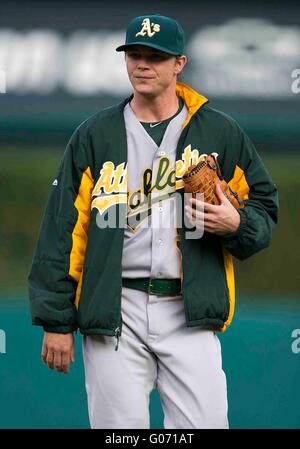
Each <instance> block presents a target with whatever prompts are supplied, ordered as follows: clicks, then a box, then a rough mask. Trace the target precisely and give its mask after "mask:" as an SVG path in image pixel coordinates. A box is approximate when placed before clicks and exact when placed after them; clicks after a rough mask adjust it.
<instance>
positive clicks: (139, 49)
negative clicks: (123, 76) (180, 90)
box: [126, 45, 181, 97]
mask: <svg viewBox="0 0 300 449" xmlns="http://www.w3.org/2000/svg"><path fill="white" fill-rule="evenodd" d="M126 67H127V72H128V76H129V79H130V82H131V84H132V86H133V89H134V90H135V91H136V92H138V93H140V94H142V95H145V96H149V97H157V96H158V95H160V94H161V92H163V91H164V90H165V89H166V88H167V87H168V86H170V84H171V83H172V82H174V80H176V75H177V74H178V73H179V72H180V71H181V64H180V62H178V60H177V59H176V57H175V56H172V55H169V54H167V53H164V52H161V51H159V50H156V49H154V48H150V47H145V46H143V45H133V46H132V47H130V49H129V50H127V51H126Z"/></svg>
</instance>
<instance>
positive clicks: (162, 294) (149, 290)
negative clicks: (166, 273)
mask: <svg viewBox="0 0 300 449" xmlns="http://www.w3.org/2000/svg"><path fill="white" fill-rule="evenodd" d="M149 279H150V280H149V286H148V294H149V295H150V294H152V295H156V296H164V293H160V292H158V291H153V290H151V289H152V288H154V285H153V284H152V281H155V279H154V278H149Z"/></svg>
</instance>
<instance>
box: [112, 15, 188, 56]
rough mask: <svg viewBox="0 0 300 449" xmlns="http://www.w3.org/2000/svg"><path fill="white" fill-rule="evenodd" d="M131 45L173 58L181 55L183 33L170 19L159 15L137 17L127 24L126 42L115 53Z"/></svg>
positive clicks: (180, 27) (177, 24)
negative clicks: (163, 53) (147, 48)
mask: <svg viewBox="0 0 300 449" xmlns="http://www.w3.org/2000/svg"><path fill="white" fill-rule="evenodd" d="M132 45H145V46H146V47H151V48H156V49H157V50H160V51H163V52H165V53H169V54H170V55H175V56H179V55H183V54H184V31H183V29H182V26H181V25H180V24H179V23H178V22H176V20H174V19H172V18H171V17H166V16H161V15H160V14H152V15H151V14H150V15H147V16H138V17H135V18H134V19H132V20H131V21H130V22H129V24H128V26H127V30H126V42H125V44H124V45H120V46H119V47H117V48H116V51H126V50H127V49H128V48H129V47H130V46H132Z"/></svg>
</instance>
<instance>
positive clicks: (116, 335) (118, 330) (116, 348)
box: [115, 327, 121, 351]
mask: <svg viewBox="0 0 300 449" xmlns="http://www.w3.org/2000/svg"><path fill="white" fill-rule="evenodd" d="M120 335H121V330H120V328H119V327H116V329H115V337H116V339H117V343H116V346H115V351H117V350H118V347H119V339H120Z"/></svg>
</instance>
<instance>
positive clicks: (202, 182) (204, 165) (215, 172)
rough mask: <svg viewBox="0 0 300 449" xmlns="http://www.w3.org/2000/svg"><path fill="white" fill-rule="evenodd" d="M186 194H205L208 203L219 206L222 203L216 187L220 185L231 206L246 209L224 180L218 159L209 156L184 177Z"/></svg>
mask: <svg viewBox="0 0 300 449" xmlns="http://www.w3.org/2000/svg"><path fill="white" fill-rule="evenodd" d="M182 179H183V181H184V191H185V193H192V194H193V195H192V196H193V197H195V196H196V193H203V195H204V201H205V202H206V203H210V204H215V205H219V204H220V201H219V199H218V197H217V195H216V185H217V184H220V187H221V189H222V192H223V193H224V195H225V196H226V198H227V199H228V200H229V201H230V202H231V204H232V205H233V206H234V207H235V208H236V209H239V208H242V207H244V203H243V201H242V200H241V199H240V198H239V197H238V194H237V193H236V192H233V191H232V190H231V188H230V187H229V185H228V184H227V182H226V181H225V180H224V179H223V176H222V174H221V170H220V167H219V164H218V162H217V159H216V158H215V157H214V156H213V155H208V156H206V157H205V159H204V160H203V161H201V162H199V163H198V164H197V165H191V166H190V167H189V168H188V170H187V171H186V172H185V174H184V175H183V178H182Z"/></svg>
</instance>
